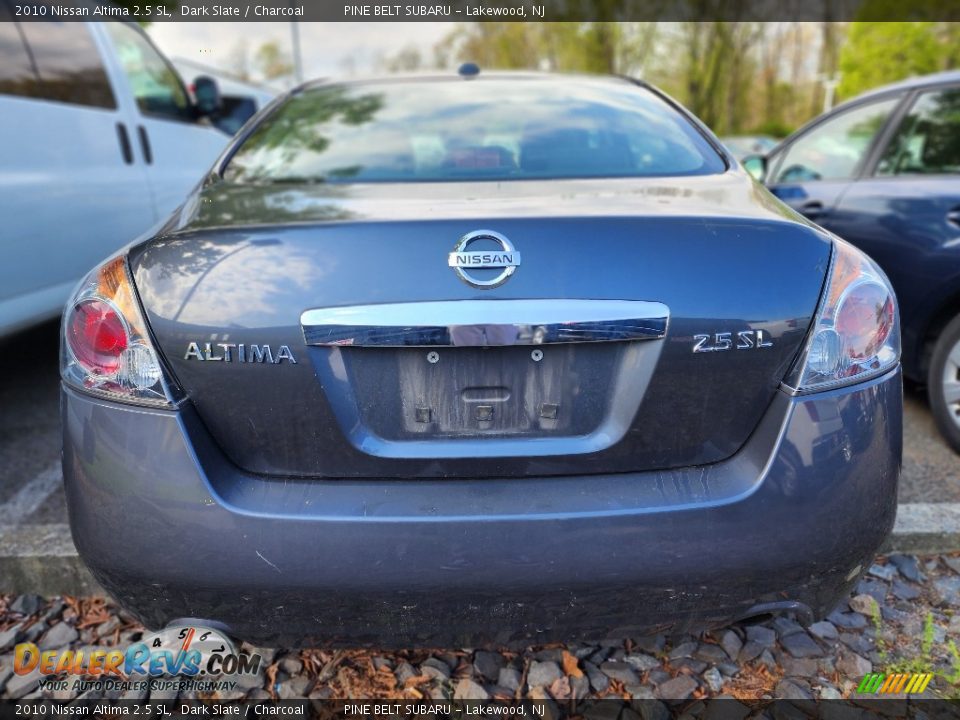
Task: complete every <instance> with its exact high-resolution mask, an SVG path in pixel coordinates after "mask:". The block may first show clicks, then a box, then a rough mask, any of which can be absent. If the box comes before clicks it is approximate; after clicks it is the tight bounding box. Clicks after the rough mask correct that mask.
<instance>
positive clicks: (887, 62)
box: [840, 22, 957, 98]
mask: <svg viewBox="0 0 960 720" xmlns="http://www.w3.org/2000/svg"><path fill="white" fill-rule="evenodd" d="M942 25H947V23H933V22H855V23H852V24H851V27H850V32H849V35H848V36H847V43H846V45H845V46H844V47H843V50H842V51H841V53H840V72H841V73H842V78H841V80H840V95H841V96H842V97H845V98H848V97H852V96H854V95H857V94H859V93H861V92H863V91H864V90H869V89H870V88H873V87H877V86H878V85H883V84H885V83H889V82H894V81H896V80H902V79H903V78H906V77H910V76H911V75H924V74H926V73H931V72H935V71H937V70H942V69H944V60H945V59H946V60H947V61H948V62H949V61H951V55H952V61H953V62H955V61H956V54H957V51H956V48H955V47H953V48H951V47H950V46H949V44H947V43H949V39H950V34H951V33H949V32H945V30H944V28H943V27H940V26H942ZM945 41H946V43H945ZM954 42H956V38H954ZM951 51H952V52H951Z"/></svg>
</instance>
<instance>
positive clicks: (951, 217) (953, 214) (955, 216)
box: [947, 209, 960, 226]
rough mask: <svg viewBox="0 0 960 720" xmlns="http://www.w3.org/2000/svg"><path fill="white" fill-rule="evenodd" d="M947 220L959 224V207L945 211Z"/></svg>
mask: <svg viewBox="0 0 960 720" xmlns="http://www.w3.org/2000/svg"><path fill="white" fill-rule="evenodd" d="M947 222H950V223H953V224H954V225H957V226H960V209H957V210H951V211H950V212H948V213H947Z"/></svg>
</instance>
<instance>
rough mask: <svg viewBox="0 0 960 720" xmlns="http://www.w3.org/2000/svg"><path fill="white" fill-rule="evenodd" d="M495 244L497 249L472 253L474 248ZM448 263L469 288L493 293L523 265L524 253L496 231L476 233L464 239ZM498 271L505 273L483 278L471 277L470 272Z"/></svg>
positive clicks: (475, 231)
mask: <svg viewBox="0 0 960 720" xmlns="http://www.w3.org/2000/svg"><path fill="white" fill-rule="evenodd" d="M484 240H486V241H488V242H487V243H486V244H487V245H489V244H491V243H492V244H494V245H496V246H497V248H489V247H487V248H484V249H480V250H471V249H470V248H471V247H477V246H478V245H479V246H480V247H483V245H484V243H483V241H484ZM447 264H448V265H449V266H450V267H452V268H453V271H454V272H455V273H456V274H457V276H458V277H459V278H460V279H461V280H463V281H464V282H465V283H467V284H468V285H472V286H473V287H476V288H483V289H487V290H489V289H490V288H495V287H497V286H498V285H502V284H503V283H505V282H506V281H507V278H509V277H510V276H511V275H513V273H515V272H516V270H517V267H519V265H520V253H519V251H517V250H516V248H514V247H513V244H512V243H511V242H510V241H509V240H507V238H505V237H504V236H503V235H501V234H500V233H498V232H494V231H493V230H474V231H473V232H469V233H467V234H466V235H464V236H463V237H462V238H460V241H459V242H458V243H457V245H456V247H454V249H453V252H452V253H450V255H449V257H448V258H447ZM468 268H469V269H471V270H497V269H502V272H500V273H498V274H497V275H495V276H493V277H487V278H480V277H476V276H475V275H471V274H470V273H469V272H468V271H467V270H468Z"/></svg>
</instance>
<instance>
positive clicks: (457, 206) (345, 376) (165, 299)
mask: <svg viewBox="0 0 960 720" xmlns="http://www.w3.org/2000/svg"><path fill="white" fill-rule="evenodd" d="M710 181H712V182H710ZM451 185H452V186H451ZM451 185H436V186H424V187H420V188H419V191H418V192H419V194H418V193H417V192H412V190H414V189H415V186H403V187H400V186H390V187H371V188H361V187H352V188H350V187H344V186H340V187H333V188H295V189H294V188H260V189H254V188H249V187H245V188H238V187H237V188H231V187H224V186H223V185H213V186H211V187H209V188H208V189H206V190H205V191H204V192H203V193H202V194H201V195H200V196H199V198H198V199H196V201H195V202H194V205H193V206H192V208H191V207H190V206H188V208H187V210H186V211H185V213H184V215H183V220H182V224H181V226H179V227H172V228H169V230H170V231H169V232H168V233H167V234H166V235H165V236H163V237H160V238H158V239H155V240H152V241H150V242H148V243H146V244H144V245H141V246H138V247H137V248H135V249H134V250H133V251H132V252H131V256H130V258H131V266H132V268H133V271H134V277H135V282H136V285H137V287H138V289H139V292H140V296H141V300H142V302H143V305H144V308H145V311H146V313H147V317H148V320H149V323H150V326H151V328H152V331H153V333H154V334H155V336H156V339H157V342H158V345H159V348H160V350H161V352H162V353H163V355H164V356H165V358H166V361H167V363H168V364H169V366H170V368H171V369H172V371H173V373H174V375H175V376H176V379H177V381H178V382H179V383H180V384H181V385H182V387H183V388H184V390H185V391H186V394H187V395H188V397H189V398H190V401H191V402H192V403H193V404H194V405H195V406H196V408H197V410H198V412H199V414H200V416H201V417H202V418H203V420H204V422H205V424H206V426H207V428H208V429H209V431H210V433H211V435H212V436H213V438H214V439H215V440H216V442H217V443H218V444H219V445H220V447H221V448H222V449H223V450H224V452H225V453H226V454H227V455H228V456H229V457H230V458H231V459H232V460H233V461H234V462H235V463H236V464H237V465H239V466H240V467H242V468H244V469H246V470H249V471H251V472H257V473H262V474H268V475H285V476H320V477H358V476H359V477H424V476H447V477H468V476H484V475H496V476H523V475H558V474H587V473H608V472H628V471H639V470H650V469H669V468H673V467H680V466H688V465H697V464H705V463H710V462H716V461H719V460H722V459H724V458H726V457H729V456H730V455H732V454H733V453H734V452H736V450H737V449H738V448H739V447H740V446H741V445H742V444H743V443H744V442H745V441H746V439H747V438H748V436H749V435H750V433H751V432H752V430H753V429H754V428H755V427H756V424H757V422H758V421H759V418H760V416H761V415H762V413H763V412H764V410H765V409H766V407H767V406H768V405H769V403H770V401H771V399H772V397H773V394H774V393H775V392H776V390H777V387H778V385H779V383H780V380H781V379H782V378H783V376H784V375H785V374H786V372H787V370H788V369H789V367H790V365H791V364H792V362H793V361H794V358H795V357H796V355H797V353H798V352H799V350H800V348H801V346H802V343H803V339H804V337H805V334H806V331H807V328H808V326H809V324H810V322H811V319H812V317H813V314H814V312H815V310H816V307H817V303H818V299H819V295H820V291H821V288H822V285H823V281H824V277H825V273H826V268H827V266H828V264H829V256H830V243H829V240H828V239H826V238H825V237H824V236H823V235H822V234H821V233H819V232H818V231H816V230H815V229H813V228H812V227H811V226H809V225H806V224H803V223H801V222H795V221H793V220H792V218H790V217H785V216H784V215H783V214H781V213H782V212H783V211H782V210H781V209H780V207H779V206H777V205H776V204H775V203H772V202H771V201H770V200H769V199H768V197H767V196H766V194H765V193H764V191H762V190H760V189H758V188H756V187H755V186H753V185H750V184H748V183H747V182H746V181H744V180H743V179H742V178H739V177H732V178H731V177H730V174H728V175H727V176H722V177H713V178H690V179H681V180H671V181H670V182H669V183H668V182H666V181H659V180H658V181H649V180H648V181H605V182H600V181H564V182H552V183H550V182H537V183H525V182H524V183H516V184H513V185H511V184H510V183H488V184H484V183H477V184H462V185H457V184H451ZM504 186H509V187H504ZM425 187H426V188H427V189H429V190H430V193H425V192H424V188H425ZM218 194H219V195H218ZM425 194H430V196H431V197H430V199H429V200H424V199H423V195H425ZM205 201H208V202H205ZM254 220H260V221H263V222H262V224H254V222H253V221H254ZM478 229H492V230H494V231H495V232H496V233H499V234H500V235H502V236H503V237H505V238H508V239H509V241H510V243H511V244H512V246H513V248H514V251H515V252H516V253H517V254H518V258H520V262H519V264H518V265H516V266H514V267H515V271H514V272H513V274H512V275H511V276H510V277H509V278H508V279H506V281H504V282H503V283H502V284H500V285H499V286H496V287H492V288H482V287H475V286H473V285H470V284H468V283H467V282H465V281H464V280H463V279H462V278H461V277H460V276H459V273H458V272H457V271H456V269H455V268H452V267H451V266H450V264H449V263H450V254H451V251H453V250H454V248H455V245H456V244H457V242H458V239H460V238H462V237H463V236H464V235H465V234H466V233H469V232H471V231H476V230H478ZM501 249H502V248H501ZM461 250H462V248H461ZM468 250H472V251H474V252H491V253H493V252H497V251H498V245H497V243H495V242H492V241H490V240H489V238H486V239H484V240H483V241H482V242H480V244H479V245H476V244H474V245H471V247H470V248H469V249H468ZM501 272H502V268H493V269H487V270H483V269H479V270H478V269H476V268H472V269H470V270H469V272H468V274H469V275H473V276H474V277H475V278H480V279H481V280H483V279H489V278H490V277H491V276H494V277H495V276H496V275H497V274H499V273H501ZM241 355H242V357H241ZM228 356H229V357H228Z"/></svg>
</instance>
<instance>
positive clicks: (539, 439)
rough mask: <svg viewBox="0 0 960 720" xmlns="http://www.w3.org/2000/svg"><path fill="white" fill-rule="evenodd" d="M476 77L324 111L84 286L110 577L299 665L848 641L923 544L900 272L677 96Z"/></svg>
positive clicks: (156, 616)
mask: <svg viewBox="0 0 960 720" xmlns="http://www.w3.org/2000/svg"><path fill="white" fill-rule="evenodd" d="M462 72H463V75H464V76H463V77H459V76H456V75H453V74H450V75H435V76H418V77H414V78H397V77H391V78H386V79H383V80H372V79H371V80H367V81H357V82H343V83H339V82H329V83H327V82H320V83H313V84H308V85H306V86H304V87H302V88H299V89H298V90H297V92H296V93H290V94H287V95H286V96H284V97H283V98H282V99H281V100H279V101H278V103H277V104H276V105H274V106H273V107H272V110H268V111H267V112H265V113H263V114H260V115H258V116H257V118H255V119H254V121H253V123H252V124H251V125H250V126H248V127H247V129H246V130H244V131H243V132H242V133H241V134H240V136H238V137H237V139H236V140H235V142H234V143H233V144H232V145H231V147H230V148H229V149H228V150H227V152H226V153H225V154H224V155H223V158H222V160H220V161H219V162H218V163H217V165H216V166H215V167H214V168H213V169H212V170H211V172H210V173H209V174H208V175H207V177H206V180H205V181H204V183H203V185H202V186H200V187H198V188H197V189H196V190H195V191H194V192H193V193H192V194H191V196H190V197H189V198H188V199H187V201H186V202H185V203H184V205H183V208H182V210H180V211H179V212H176V213H175V214H174V215H173V216H171V217H170V219H169V221H168V222H167V223H166V224H165V225H164V226H163V227H162V228H160V229H159V230H158V231H157V232H156V234H155V235H154V236H153V237H151V238H146V239H143V240H142V241H140V242H137V243H134V244H133V245H131V246H130V247H129V248H127V249H126V250H125V251H124V252H122V253H120V254H118V255H116V256H115V257H113V258H111V259H109V260H108V261H106V262H105V263H103V264H101V265H100V266H99V267H97V268H95V269H93V270H92V272H91V273H90V275H89V276H88V278H87V280H86V282H83V283H81V285H80V286H79V287H78V289H77V293H76V294H75V295H74V297H73V299H72V300H71V301H70V302H69V303H68V306H67V309H66V311H65V315H64V323H63V328H64V338H63V347H64V352H63V355H62V365H61V376H62V379H63V391H62V416H63V434H64V448H63V474H64V485H65V488H66V498H67V503H68V505H69V510H70V522H71V527H72V532H73V538H74V541H75V543H76V546H77V550H78V551H79V553H80V555H81V556H82V557H83V559H84V560H85V561H86V562H87V564H88V565H89V566H90V568H91V569H92V571H93V573H94V575H95V576H96V578H97V579H98V581H100V583H101V584H102V585H103V587H104V588H106V589H107V590H108V591H110V592H111V593H112V594H113V595H114V596H115V597H116V598H117V599H118V600H119V601H120V602H121V603H122V604H123V605H124V606H125V607H127V608H128V609H129V610H131V611H132V612H133V613H135V614H136V616H137V617H138V618H140V619H141V620H143V621H144V622H145V623H146V624H147V625H148V626H151V627H158V626H163V625H166V624H167V623H169V622H170V621H171V620H174V619H176V618H193V622H198V623H202V624H208V625H211V626H213V627H217V628H222V629H224V630H225V631H226V630H228V631H229V632H230V633H231V634H233V635H235V636H239V637H241V638H245V639H248V640H251V641H255V642H257V643H258V644H264V645H266V646H268V647H278V646H281V645H290V644H293V645H302V644H309V643H323V644H326V645H336V644H346V645H359V644H371V645H375V646H377V647H384V646H390V645H400V646H409V645H410V644H415V645H428V646H433V647H436V646H450V645H455V646H458V647H462V646H467V647H477V646H478V644H502V643H506V642H510V641H519V642H522V643H523V644H530V643H541V642H548V641H551V640H558V639H564V640H567V641H570V640H573V639H576V638H591V639H599V638H608V637H612V636H624V635H626V636H629V637H636V636H638V635H642V634H645V633H647V632H649V631H651V630H654V629H655V630H657V631H665V630H666V629H668V628H678V629H679V628H682V629H683V630H684V631H686V630H688V629H690V628H691V627H703V626H707V625H717V624H723V623H725V622H729V621H731V620H734V619H739V618H745V617H751V616H757V615H767V614H770V613H782V612H791V613H797V614H799V615H800V616H801V617H802V618H805V619H806V620H807V621H810V620H812V618H813V617H819V616H823V615H824V614H826V613H829V612H830V611H831V610H832V609H833V607H834V606H835V604H836V602H837V601H838V600H839V598H841V597H842V596H844V595H845V594H847V593H848V592H849V590H850V589H851V588H852V587H853V586H854V585H855V584H856V582H857V580H858V578H859V577H860V576H861V575H862V573H863V572H864V571H865V569H866V568H867V567H869V565H870V563H872V562H873V558H874V557H875V553H876V552H877V550H878V548H879V547H880V545H881V544H882V542H883V541H884V539H885V537H886V535H887V534H888V532H889V531H890V529H891V527H892V525H893V521H894V515H895V510H896V498H897V482H898V477H899V473H900V461H901V449H902V424H901V423H902V385H901V375H900V370H899V330H898V328H897V312H896V304H895V299H894V295H893V292H892V290H891V289H890V287H889V285H888V284H887V281H886V279H885V278H884V277H883V273H881V272H880V271H879V270H878V269H877V268H876V266H875V265H874V263H873V262H872V261H871V260H870V259H869V258H867V257H866V256H865V255H864V254H863V253H862V252H861V251H859V250H857V249H856V248H854V247H853V246H852V245H850V244H849V243H845V242H842V241H840V240H836V239H834V238H833V237H832V236H831V235H829V234H828V233H827V232H825V231H823V230H822V229H821V228H818V227H816V226H815V225H814V224H812V223H809V222H806V221H804V220H802V219H800V218H797V217H796V216H795V214H794V213H792V212H790V211H789V210H788V209H787V208H785V207H784V206H783V205H782V203H780V202H778V201H777V200H776V199H775V198H773V197H772V196H770V195H769V193H765V192H758V191H757V187H756V184H755V183H754V182H753V181H752V180H751V178H750V177H749V176H748V175H747V173H746V172H744V171H743V169H742V168H741V167H740V166H739V165H737V163H736V161H735V160H734V159H733V157H732V156H730V155H729V154H728V153H727V152H726V151H724V150H723V149H722V147H721V146H720V144H719V142H718V141H717V140H716V138H714V137H713V136H712V135H711V134H710V133H709V131H708V130H706V128H704V127H703V125H701V124H700V123H699V122H698V121H697V120H696V119H694V118H693V117H692V116H691V115H690V114H689V113H687V112H686V111H685V110H683V109H682V108H680V107H679V106H677V105H675V104H674V103H673V102H671V101H670V100H669V99H667V98H665V97H664V96H663V95H661V94H660V93H659V92H657V91H656V90H655V89H653V88H650V87H649V86H646V85H643V84H639V83H635V82H632V81H630V80H627V79H624V78H600V77H594V76H589V77H577V76H552V75H542V74H537V73H521V74H509V73H507V74H500V73H490V74H486V73H483V74H479V75H478V73H477V69H476V67H475V66H467V67H465V68H464V69H463V71H462ZM117 538H123V542H122V543H118V542H117Z"/></svg>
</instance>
